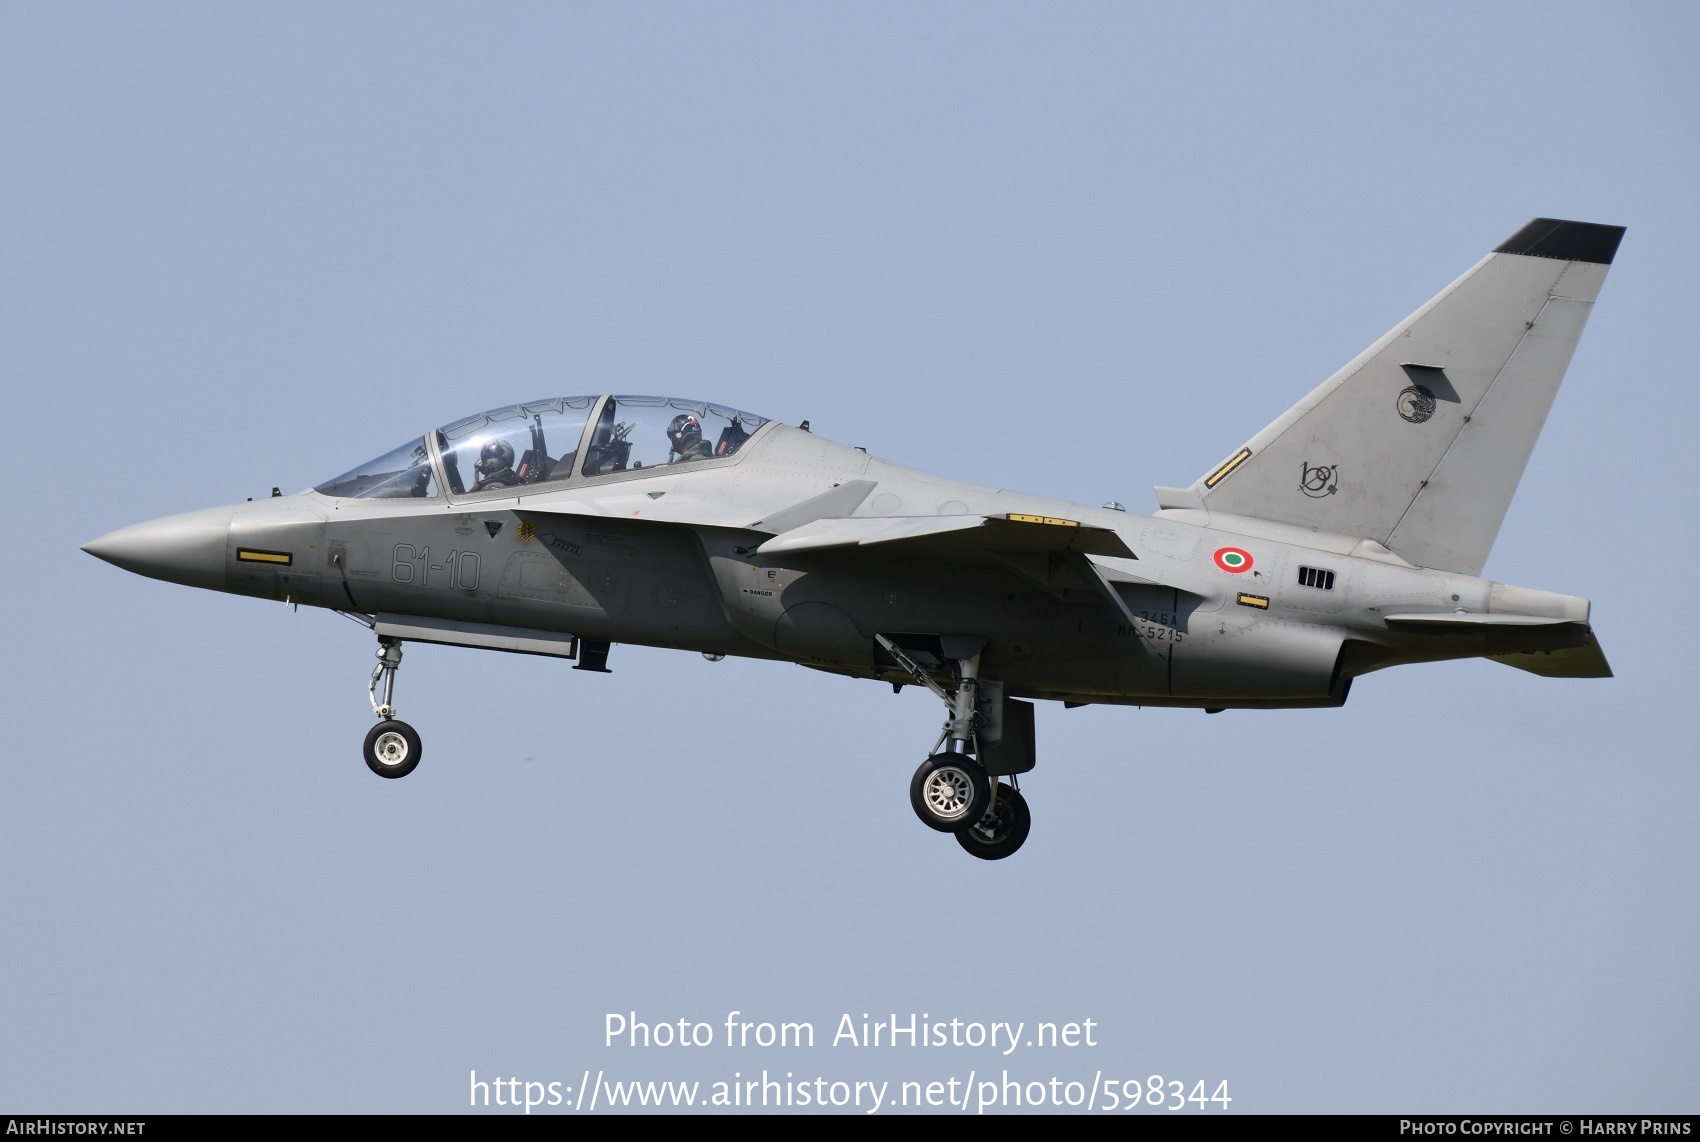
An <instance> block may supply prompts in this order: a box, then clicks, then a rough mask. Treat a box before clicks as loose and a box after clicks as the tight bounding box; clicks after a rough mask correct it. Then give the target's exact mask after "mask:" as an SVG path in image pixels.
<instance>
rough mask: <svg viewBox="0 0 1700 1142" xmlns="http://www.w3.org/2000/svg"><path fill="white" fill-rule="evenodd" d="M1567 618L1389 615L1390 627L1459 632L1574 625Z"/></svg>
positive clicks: (1440, 613) (1459, 613) (1451, 613)
mask: <svg viewBox="0 0 1700 1142" xmlns="http://www.w3.org/2000/svg"><path fill="white" fill-rule="evenodd" d="M1573 622H1575V620H1574V619H1570V618H1566V617H1562V616H1561V617H1557V618H1553V617H1549V616H1547V615H1487V614H1480V613H1475V612H1467V611H1435V612H1424V613H1422V614H1414V615H1388V616H1387V623H1388V625H1389V626H1403V627H1411V628H1416V629H1428V630H1439V629H1442V628H1445V627H1453V628H1456V629H1459V630H1479V629H1481V628H1482V627H1548V626H1562V625H1564V624H1565V623H1573Z"/></svg>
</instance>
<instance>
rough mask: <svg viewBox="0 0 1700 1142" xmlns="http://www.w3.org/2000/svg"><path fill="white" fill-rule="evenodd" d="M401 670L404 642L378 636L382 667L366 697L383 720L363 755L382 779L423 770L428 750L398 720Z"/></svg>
mask: <svg viewBox="0 0 1700 1142" xmlns="http://www.w3.org/2000/svg"><path fill="white" fill-rule="evenodd" d="M400 668H401V639H399V638H392V637H389V636H386V635H379V636H378V665H377V666H376V667H374V668H373V670H372V683H371V685H369V686H367V687H366V694H367V696H368V697H369V698H371V699H372V712H373V713H374V714H376V715H377V716H378V717H379V719H381V720H380V721H379V722H378V724H377V725H375V726H373V727H372V728H371V729H370V730H368V731H367V733H366V744H365V745H364V746H363V747H362V752H363V753H364V754H365V757H366V768H368V769H370V770H371V771H372V772H373V773H376V774H377V775H378V776H379V777H406V776H407V775H408V774H410V773H412V772H413V771H414V770H415V769H416V768H418V766H419V758H420V756H421V755H422V754H423V752H424V747H423V746H421V745H420V743H419V734H418V732H417V731H415V730H414V728H413V727H412V726H410V725H408V724H407V723H406V722H403V721H399V720H397V718H396V716H395V676H396V671H397V670H399V669H400ZM380 685H382V686H383V688H384V700H383V701H382V702H380V701H378V687H379V686H380Z"/></svg>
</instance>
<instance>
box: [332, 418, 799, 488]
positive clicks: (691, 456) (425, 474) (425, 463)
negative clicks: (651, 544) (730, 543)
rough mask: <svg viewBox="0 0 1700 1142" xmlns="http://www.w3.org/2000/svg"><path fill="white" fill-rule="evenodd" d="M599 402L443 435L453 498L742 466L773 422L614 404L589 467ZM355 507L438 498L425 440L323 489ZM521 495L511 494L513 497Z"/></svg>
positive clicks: (598, 428)
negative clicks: (732, 459) (692, 466)
mask: <svg viewBox="0 0 1700 1142" xmlns="http://www.w3.org/2000/svg"><path fill="white" fill-rule="evenodd" d="M601 399H602V398H601V397H594V396H590V397H557V398H555V399H554V400H541V401H527V402H525V403H524V404H516V405H509V406H508V407H506V408H498V409H492V410H490V411H489V412H481V413H479V414H478V415H477V416H469V417H466V418H465V419H464V420H457V421H455V422H454V423H453V424H449V425H445V426H444V427H442V428H440V429H438V430H437V449H438V451H440V452H441V453H442V457H443V479H444V481H445V482H446V483H447V484H448V490H449V492H450V493H451V494H452V495H456V496H464V495H472V494H475V493H479V492H494V491H497V490H501V489H522V490H523V489H526V488H529V487H531V486H533V485H538V484H553V483H559V482H561V481H563V480H568V479H571V478H572V477H573V476H574V474H575V473H577V472H582V473H583V474H584V475H586V476H602V475H607V474H609V473H613V472H637V471H646V470H651V469H660V468H665V467H667V466H668V465H670V464H685V463H691V462H693V461H699V460H715V459H724V458H725V457H728V456H735V455H737V453H738V450H739V449H740V448H742V447H743V446H744V442H745V441H747V440H748V439H749V438H750V437H751V436H753V435H754V434H755V432H756V430H757V429H759V428H760V427H761V426H762V425H764V424H766V423H767V418H766V417H760V416H755V415H753V414H752V413H747V412H740V411H738V410H737V409H735V408H726V407H724V406H722V405H714V404H708V403H707V402H705V401H694V400H684V399H681V398H679V397H644V396H616V397H609V398H608V401H607V403H606V404H604V405H603V406H602V413H601V415H600V416H598V417H597V420H596V425H595V426H594V428H593V429H592V430H591V433H590V437H589V442H588V444H587V445H586V447H585V449H584V453H585V454H584V457H583V459H582V462H581V460H580V457H579V441H580V440H581V439H582V438H584V436H585V427H586V425H587V424H588V422H589V420H590V413H591V410H592V409H594V408H595V407H596V404H597V402H598V401H600V400H601ZM315 490H316V491H318V492H320V493H321V494H323V495H327V496H340V497H343V498H348V499H431V498H435V497H436V496H437V495H438V488H437V477H436V474H435V472H434V471H433V470H432V467H431V461H430V456H429V453H428V452H427V450H426V446H425V438H424V437H421V438H419V439H418V440H415V441H413V442H412V443H410V444H404V445H402V446H401V447H400V448H397V449H396V450H395V451H393V452H388V453H385V454H384V455H383V456H380V457H378V458H377V459H376V460H373V461H370V462H368V463H365V464H362V465H360V467H358V468H355V469H354V470H353V471H351V472H346V473H344V474H343V475H341V476H338V477H337V478H336V479H334V480H327V481H326V482H325V483H323V484H320V485H319V486H318V487H317V488H316V489H315ZM510 494H514V493H510Z"/></svg>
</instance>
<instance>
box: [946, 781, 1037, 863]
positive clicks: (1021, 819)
mask: <svg viewBox="0 0 1700 1142" xmlns="http://www.w3.org/2000/svg"><path fill="white" fill-rule="evenodd" d="M1032 828H1033V814H1032V812H1030V811H1029V810H1028V808H1027V799H1026V798H1025V797H1023V796H1022V795H1021V794H1020V793H1019V792H1017V791H1016V789H1015V788H1014V787H1013V786H1010V785H1006V784H1004V783H1003V782H1001V781H1000V782H998V803H997V804H996V805H994V806H992V807H991V808H990V809H988V810H987V811H986V812H985V813H983V814H982V815H981V817H980V819H979V820H978V821H975V822H974V823H973V824H972V825H970V826H969V827H968V828H966V829H963V830H962V831H961V832H959V833H957V834H956V843H957V844H959V845H961V846H962V847H963V849H964V850H965V851H966V852H967V853H968V855H969V856H977V857H979V858H980V859H981V860H1002V859H1003V858H1004V857H1006V856H1009V855H1010V854H1011V853H1013V852H1015V850H1016V849H1018V848H1020V847H1021V846H1022V845H1023V844H1024V843H1025V842H1026V840H1027V834H1028V832H1029V831H1030V830H1031V829H1032Z"/></svg>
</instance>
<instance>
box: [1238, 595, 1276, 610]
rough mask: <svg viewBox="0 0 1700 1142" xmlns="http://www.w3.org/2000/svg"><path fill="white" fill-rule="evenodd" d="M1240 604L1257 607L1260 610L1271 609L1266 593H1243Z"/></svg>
mask: <svg viewBox="0 0 1700 1142" xmlns="http://www.w3.org/2000/svg"><path fill="white" fill-rule="evenodd" d="M1240 606H1242V607H1256V608H1257V609H1258V610H1260V611H1267V610H1268V609H1269V599H1268V597H1267V596H1264V595H1241V596H1240Z"/></svg>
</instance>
